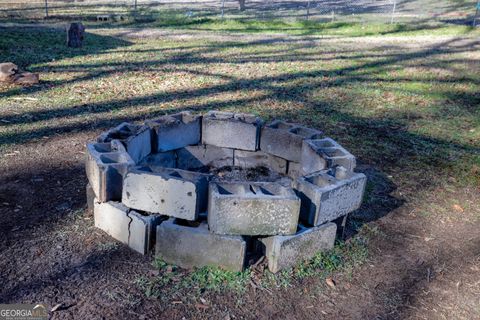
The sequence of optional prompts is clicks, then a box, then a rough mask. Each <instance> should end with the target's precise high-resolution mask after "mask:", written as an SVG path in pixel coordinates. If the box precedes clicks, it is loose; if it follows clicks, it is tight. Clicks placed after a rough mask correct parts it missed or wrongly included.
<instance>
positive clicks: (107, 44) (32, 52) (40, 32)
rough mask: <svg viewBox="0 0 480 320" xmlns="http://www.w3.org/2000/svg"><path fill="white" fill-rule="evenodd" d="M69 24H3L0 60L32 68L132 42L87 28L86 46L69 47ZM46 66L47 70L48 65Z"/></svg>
mask: <svg viewBox="0 0 480 320" xmlns="http://www.w3.org/2000/svg"><path fill="white" fill-rule="evenodd" d="M66 26H67V24H65V29H58V28H52V27H47V26H38V25H36V26H32V27H28V26H22V27H18V26H16V27H0V61H11V62H13V63H15V64H17V65H18V66H19V67H20V68H26V69H30V68H31V66H32V65H42V64H45V63H48V62H52V61H59V60H65V59H71V58H75V57H81V56H86V55H91V54H100V53H102V52H105V51H107V50H112V49H117V48H121V47H127V46H129V45H131V43H130V42H129V41H127V40H124V39H120V38H116V37H110V36H103V35H98V34H95V33H90V32H88V29H87V31H86V34H85V40H84V43H83V44H84V45H83V47H82V48H68V47H67V46H66V42H67V41H66V37H67V33H66ZM43 68H44V69H43V70H48V67H43ZM37 70H38V69H37ZM38 71H40V70H38Z"/></svg>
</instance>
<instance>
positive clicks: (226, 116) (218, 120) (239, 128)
mask: <svg viewBox="0 0 480 320" xmlns="http://www.w3.org/2000/svg"><path fill="white" fill-rule="evenodd" d="M261 125H262V121H261V120H260V118H257V117H255V116H254V115H251V114H240V113H228V112H218V111H210V112H209V113H207V114H206V115H205V116H204V117H203V120H202V143H203V144H208V145H213V146H217V147H223V148H233V149H240V150H250V151H255V150H257V149H258V138H259V133H260V127H261Z"/></svg>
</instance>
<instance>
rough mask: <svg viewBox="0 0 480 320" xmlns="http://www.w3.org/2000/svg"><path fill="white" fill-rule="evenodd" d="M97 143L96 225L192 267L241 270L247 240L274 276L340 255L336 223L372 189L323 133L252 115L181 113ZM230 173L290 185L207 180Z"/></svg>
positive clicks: (92, 149)
mask: <svg viewBox="0 0 480 320" xmlns="http://www.w3.org/2000/svg"><path fill="white" fill-rule="evenodd" d="M97 140H98V142H97V143H91V144H88V145H87V151H88V152H87V162H86V168H87V176H88V179H89V184H90V188H88V189H87V193H89V197H88V199H89V203H92V200H91V199H92V197H93V196H94V197H95V200H94V201H93V202H94V203H93V206H94V215H95V223H96V225H97V226H98V227H99V228H101V229H103V230H105V231H106V232H107V233H109V234H110V235H112V237H114V238H116V239H118V240H119V241H122V242H124V243H126V244H127V245H129V246H131V247H132V248H134V249H135V250H136V251H138V252H141V253H143V254H145V253H147V252H148V251H149V250H150V249H152V245H151V243H152V241H156V249H155V250H156V254H157V255H159V256H161V257H162V258H164V259H165V260H166V261H167V262H170V263H175V264H178V265H180V266H184V267H192V266H201V265H219V266H222V267H224V268H228V269H230V270H242V269H243V268H244V266H245V263H244V260H245V255H246V252H247V251H248V252H250V250H251V249H248V248H250V247H252V248H253V247H255V246H245V242H246V240H245V239H250V240H251V241H253V242H255V241H257V240H258V241H261V243H263V246H264V248H265V252H264V254H265V255H267V257H268V260H269V268H270V270H271V271H273V272H276V271H278V270H281V269H282V268H286V267H289V266H291V265H292V263H293V262H292V261H294V262H295V261H300V260H301V259H305V258H308V257H310V256H311V255H312V254H311V253H312V252H313V251H315V250H317V251H318V250H325V249H328V248H330V247H331V246H333V241H334V237H333V239H332V237H331V236H330V231H329V230H331V228H332V227H331V226H330V224H329V222H330V221H332V220H334V219H336V218H338V217H339V216H344V215H346V214H348V213H349V212H351V211H353V210H356V209H358V207H359V206H360V204H361V199H362V197H363V192H364V188H365V182H366V178H365V176H364V175H362V174H358V173H355V172H354V171H353V170H354V168H355V165H356V161H355V157H354V156H353V155H351V154H350V153H349V152H348V151H347V150H345V149H344V148H343V147H342V146H340V145H339V144H338V143H337V142H335V141H334V140H332V139H330V138H327V137H325V136H324V135H323V133H322V132H321V131H319V130H316V129H311V128H307V127H305V126H302V125H300V124H295V123H289V122H284V121H279V120H276V121H273V122H271V123H269V124H268V125H264V124H263V121H262V120H261V119H260V118H258V117H256V116H254V115H249V114H239V113H231V112H219V111H211V112H208V113H207V114H205V115H203V116H195V115H192V114H190V113H189V112H181V113H177V114H172V115H167V116H163V117H159V118H157V119H153V120H148V121H146V122H145V124H144V125H141V124H140V125H138V124H130V123H122V124H121V125H119V126H118V127H116V128H113V129H111V130H108V131H107V132H105V133H103V134H102V135H101V136H100V137H99V138H98V139H97ZM222 167H238V168H243V169H250V168H257V167H267V168H269V169H270V170H272V171H275V172H277V175H276V176H277V177H278V176H280V177H282V178H281V179H280V180H278V179H277V178H276V179H277V180H275V181H270V182H260V181H248V182H246V181H243V182H242V181H232V182H225V183H224V182H219V181H218V179H217V180H215V179H216V178H215V177H214V176H212V174H210V173H209V172H211V171H212V169H217V168H222ZM213 172H215V171H214V170H213ZM278 174H279V175H278ZM212 179H214V180H215V181H214V182H210V181H211V180H212ZM285 180H287V183H285ZM90 205H91V204H90ZM168 216H169V217H171V218H170V219H169V220H168V221H164V222H162V221H163V220H164V219H166V218H162V219H160V218H158V217H168ZM112 217H113V218H112ZM112 219H113V220H112ZM152 219H153V220H152ZM205 220H206V221H205ZM112 221H116V222H112ZM97 222H98V223H97ZM125 222H129V223H128V226H127V229H125ZM299 223H300V224H299ZM110 224H114V225H117V226H116V227H115V226H110ZM119 225H123V227H121V228H120V227H119ZM152 226H154V227H157V226H158V228H157V231H156V232H154V231H152V230H153V229H152V228H154V227H152ZM305 226H309V227H305ZM119 230H120V231H119ZM125 230H128V233H129V234H130V235H129V238H127V240H125ZM318 230H320V231H318ZM322 230H323V231H322ZM325 230H327V231H325ZM132 232H133V233H135V236H134V237H133V238H132ZM137 233H138V236H137ZM155 234H157V235H161V236H157V238H156V240H155ZM305 239H306V240H305ZM325 239H329V240H328V241H327V240H325ZM250 240H249V241H250ZM302 241H303V242H304V243H309V244H310V245H311V246H310V247H309V246H307V245H300V244H301V243H303V242H302ZM147 243H148V244H147ZM327 244H328V245H327ZM304 247H305V249H304ZM172 248H175V249H172ZM188 248H190V249H188ZM290 248H302V249H301V250H302V252H300V253H298V254H297V255H293V256H292V253H291V252H293V251H294V250H293V249H290ZM248 252H247V253H248ZM201 253H203V255H205V254H207V253H208V255H209V256H208V257H204V256H203V255H202V254H201ZM250 253H251V252H250ZM230 260H231V261H230ZM270 260H271V261H270ZM228 261H229V262H228ZM240 261H242V262H241V263H240Z"/></svg>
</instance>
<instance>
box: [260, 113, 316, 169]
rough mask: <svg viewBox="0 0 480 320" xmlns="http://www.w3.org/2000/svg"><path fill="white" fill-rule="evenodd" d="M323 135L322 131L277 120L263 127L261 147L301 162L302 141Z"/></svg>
mask: <svg viewBox="0 0 480 320" xmlns="http://www.w3.org/2000/svg"><path fill="white" fill-rule="evenodd" d="M322 136H323V133H322V132H321V131H318V130H314V129H310V128H307V127H304V126H301V125H299V124H295V123H288V122H284V121H279V120H276V121H273V122H271V123H270V124H269V125H267V126H265V127H263V128H262V133H261V136H260V149H261V150H262V151H263V152H267V153H270V154H273V155H275V156H277V157H280V158H284V159H287V160H289V161H294V162H297V163H300V160H301V155H302V141H303V140H304V139H318V138H321V137H322Z"/></svg>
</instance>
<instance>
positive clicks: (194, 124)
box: [145, 112, 202, 152]
mask: <svg viewBox="0 0 480 320" xmlns="http://www.w3.org/2000/svg"><path fill="white" fill-rule="evenodd" d="M201 123H202V117H201V116H194V115H192V114H191V113H190V112H181V113H176V114H172V115H167V116H163V117H160V118H158V119H155V120H149V121H147V122H146V123H145V124H146V125H148V126H149V127H150V128H152V131H153V141H154V145H155V148H154V150H155V151H156V152H165V151H171V150H175V149H179V148H183V147H186V146H189V145H195V144H198V143H200V137H201Z"/></svg>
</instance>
